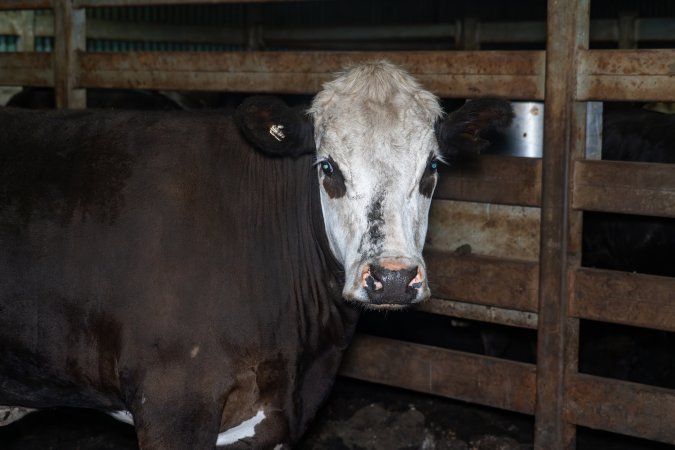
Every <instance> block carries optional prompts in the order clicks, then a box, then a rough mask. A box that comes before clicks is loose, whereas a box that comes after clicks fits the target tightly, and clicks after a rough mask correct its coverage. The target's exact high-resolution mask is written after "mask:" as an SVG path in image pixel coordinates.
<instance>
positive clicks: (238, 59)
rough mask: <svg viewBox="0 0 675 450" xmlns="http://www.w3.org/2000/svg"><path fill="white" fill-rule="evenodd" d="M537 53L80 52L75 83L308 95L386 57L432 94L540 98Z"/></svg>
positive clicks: (540, 55)
mask: <svg viewBox="0 0 675 450" xmlns="http://www.w3.org/2000/svg"><path fill="white" fill-rule="evenodd" d="M543 56H544V55H543V52H536V51H524V52H377V53H373V52H217V53H216V52H199V53H189V52H162V53H150V52H131V53H87V54H83V55H82V56H81V58H80V60H81V69H82V86H84V87H118V88H148V89H149V88H154V89H199V90H220V91H245V92H274V91H276V92H289V93H290V92H292V93H313V92H317V91H318V90H319V89H320V88H321V84H322V83H323V82H324V81H326V80H328V79H330V78H332V76H333V73H335V72H337V71H340V70H341V69H343V68H344V67H345V66H346V65H348V64H352V63H356V62H363V61H372V60H374V59H388V60H390V61H392V62H394V63H396V64H400V65H402V66H404V67H406V68H407V69H408V70H410V71H411V72H412V73H413V74H414V75H415V76H416V77H417V78H418V79H419V80H420V82H421V83H422V84H423V85H424V86H425V87H426V88H428V89H430V90H432V91H434V92H435V93H436V94H438V95H444V96H453V97H476V96H481V95H498V96H505V97H508V98H541V97H542V96H543V86H542V85H541V79H542V75H541V74H542V72H541V71H542V67H543V60H544V58H543Z"/></svg>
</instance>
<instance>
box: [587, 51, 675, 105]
mask: <svg viewBox="0 0 675 450" xmlns="http://www.w3.org/2000/svg"><path fill="white" fill-rule="evenodd" d="M673 61H675V49H658V50H647V49H640V50H587V51H582V52H580V54H579V77H580V81H579V83H578V85H577V91H576V98H577V100H614V101H627V100H633V101H637V100H640V101H649V100H655V101H675V89H673V86H674V85H675V65H673Z"/></svg>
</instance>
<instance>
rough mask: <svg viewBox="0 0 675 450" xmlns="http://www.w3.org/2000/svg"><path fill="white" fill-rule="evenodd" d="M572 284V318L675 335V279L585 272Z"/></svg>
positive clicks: (631, 274)
mask: <svg viewBox="0 0 675 450" xmlns="http://www.w3.org/2000/svg"><path fill="white" fill-rule="evenodd" d="M571 283H572V288H571V294H570V304H569V308H570V315H572V316H575V317H579V318H583V319H591V320H599V321H603V322H613V323H620V324H624V325H632V326H636V327H645V328H655V329H659V330H665V331H671V332H675V302H673V293H674V292H675V278H670V277H658V276H654V275H642V274H635V273H627V272H614V271H608V270H596V269H585V268H584V269H577V270H576V271H575V272H573V274H572V277H571Z"/></svg>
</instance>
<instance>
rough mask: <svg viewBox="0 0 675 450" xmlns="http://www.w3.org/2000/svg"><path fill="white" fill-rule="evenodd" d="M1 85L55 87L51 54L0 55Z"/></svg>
mask: <svg viewBox="0 0 675 450" xmlns="http://www.w3.org/2000/svg"><path fill="white" fill-rule="evenodd" d="M0 85H3V86H43V87H47V86H53V85H54V71H53V70H52V58H51V55H50V54H49V53H0Z"/></svg>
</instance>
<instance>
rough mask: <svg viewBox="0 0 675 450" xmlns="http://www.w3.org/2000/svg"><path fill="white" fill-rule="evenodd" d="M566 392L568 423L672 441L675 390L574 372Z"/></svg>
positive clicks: (674, 438)
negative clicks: (575, 373) (567, 397)
mask: <svg viewBox="0 0 675 450" xmlns="http://www.w3.org/2000/svg"><path fill="white" fill-rule="evenodd" d="M568 391H569V404H568V406H567V409H566V411H565V419H566V420H568V421H569V422H573V423H576V424H578V425H583V426H586V427H590V428H595V429H599V430H606V431H611V432H614V433H621V434H627V435H630V436H638V437H642V438H646V439H652V440H655V441H661V442H666V443H668V444H675V426H673V424H675V390H672V389H664V388H659V387H652V386H645V385H641V384H637V383H629V382H626V381H618V380H611V379H608V378H601V377H596V376H592V375H582V374H578V375H574V376H573V377H571V379H570V380H569V385H568Z"/></svg>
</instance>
